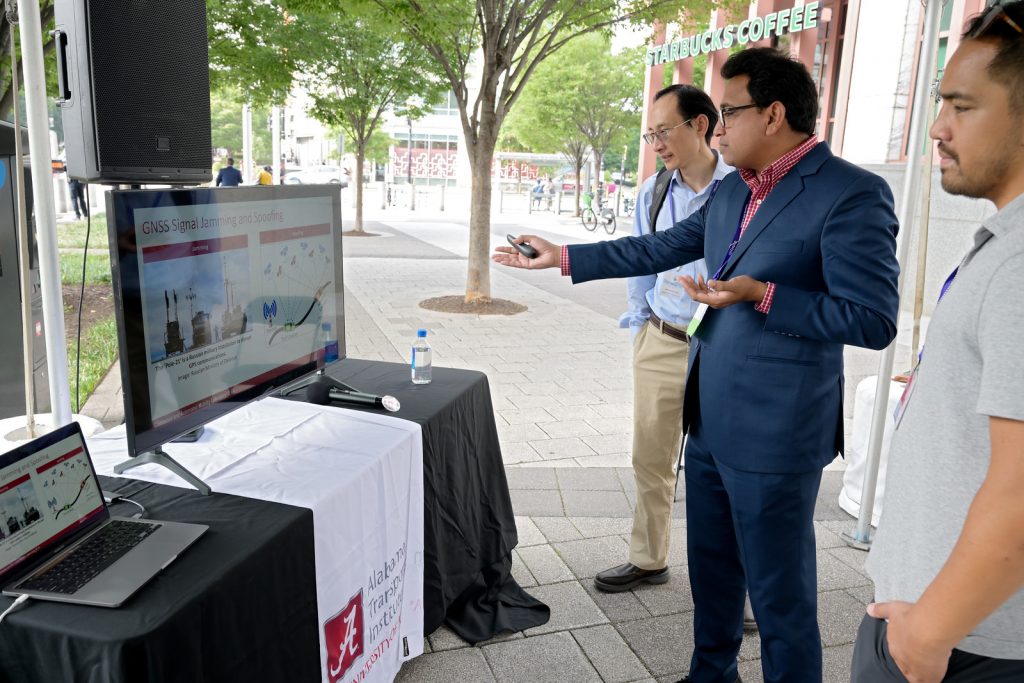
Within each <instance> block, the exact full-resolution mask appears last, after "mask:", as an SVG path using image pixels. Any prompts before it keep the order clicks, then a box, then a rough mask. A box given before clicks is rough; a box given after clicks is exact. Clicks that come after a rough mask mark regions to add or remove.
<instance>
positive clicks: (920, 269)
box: [910, 108, 935, 367]
mask: <svg viewBox="0 0 1024 683" xmlns="http://www.w3.org/2000/svg"><path fill="white" fill-rule="evenodd" d="M934 120H935V110H934V108H932V109H931V110H929V116H928V125H929V127H931V123H932V121H934ZM933 160H934V155H932V154H928V155H927V156H926V157H925V163H924V167H923V168H922V169H921V182H922V183H924V187H923V189H922V190H921V228H920V230H919V231H918V237H917V271H916V273H915V275H916V277H915V280H916V283H915V287H914V329H913V331H912V333H911V337H910V338H911V341H910V367H913V366H914V363H916V362H917V350H918V349H919V348H920V346H921V315H922V313H923V312H924V276H925V272H926V271H927V269H928V221H929V219H930V218H931V203H932V162H933Z"/></svg>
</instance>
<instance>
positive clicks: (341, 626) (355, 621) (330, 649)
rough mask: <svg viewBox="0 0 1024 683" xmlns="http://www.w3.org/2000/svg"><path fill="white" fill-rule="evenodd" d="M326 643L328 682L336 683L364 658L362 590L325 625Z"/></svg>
mask: <svg viewBox="0 0 1024 683" xmlns="http://www.w3.org/2000/svg"><path fill="white" fill-rule="evenodd" d="M324 641H325V642H326V643H327V680H328V681H329V682H330V683H335V682H336V681H338V680H341V678H342V677H343V676H344V675H345V673H346V672H348V670H349V668H350V667H351V666H352V665H353V664H354V663H355V662H356V660H357V659H359V658H360V657H362V656H363V591H362V590H360V591H359V592H358V593H356V594H355V595H353V596H352V599H351V600H349V601H348V604H347V605H345V607H343V608H342V610H341V611H340V612H338V613H337V614H335V615H334V616H333V617H331V618H330V619H328V620H327V622H326V623H325V624H324Z"/></svg>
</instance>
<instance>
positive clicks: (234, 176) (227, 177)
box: [217, 157, 242, 187]
mask: <svg viewBox="0 0 1024 683" xmlns="http://www.w3.org/2000/svg"><path fill="white" fill-rule="evenodd" d="M241 184H242V173H241V171H239V170H238V169H237V168H235V160H234V159H232V158H231V157H228V165H227V166H225V167H224V168H222V169H220V170H219V171H217V187H236V186H238V185H241Z"/></svg>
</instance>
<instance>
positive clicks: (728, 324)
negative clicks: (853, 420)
mask: <svg viewBox="0 0 1024 683" xmlns="http://www.w3.org/2000/svg"><path fill="white" fill-rule="evenodd" d="M749 198H750V189H749V188H748V187H747V185H746V183H744V182H743V180H742V179H741V178H740V177H739V174H738V173H732V174H730V175H728V176H727V177H726V178H725V179H724V180H723V181H722V184H721V186H720V187H719V189H718V192H717V193H716V194H715V197H714V199H713V200H712V201H711V202H708V203H707V204H705V205H704V207H703V208H702V209H701V210H700V211H699V212H697V213H694V214H693V215H691V216H690V217H689V218H687V219H685V220H683V221H682V222H680V223H677V224H676V225H675V226H673V227H672V228H670V229H669V230H665V231H662V232H657V233H654V234H651V235H644V236H642V237H626V238H622V239H618V240H614V241H611V242H601V243H597V244H586V245H572V246H570V247H569V264H570V268H571V271H572V280H573V282H586V281H588V280H595V279H601V278H613V277H628V276H634V275H646V274H650V273H658V272H661V271H664V270H668V269H670V268H674V267H676V266H679V265H681V264H684V263H689V262H690V261H694V260H696V259H699V258H704V259H705V260H706V261H707V264H708V269H709V270H710V271H712V272H713V271H714V270H715V269H716V268H717V267H718V265H719V264H720V263H722V261H723V259H724V258H725V254H726V251H727V250H728V247H729V243H730V242H731V241H732V239H733V236H734V235H735V233H736V227H737V225H739V222H740V218H741V214H742V212H743V210H744V207H745V206H746V204H747V201H748V200H749ZM897 230H898V225H897V221H896V215H895V214H894V212H893V199H892V192H891V191H890V189H889V186H888V185H887V184H886V183H885V181H883V180H882V179H881V178H880V177H878V176H876V175H875V174H873V173H870V172H868V171H865V170H863V169H861V168H858V167H857V166H854V165H853V164H850V163H848V162H846V161H844V160H842V159H840V158H839V157H836V156H834V155H833V154H832V152H831V151H830V150H829V148H828V146H827V145H826V144H825V143H820V144H818V145H817V146H816V147H815V148H813V149H812V150H811V151H810V152H808V153H807V155H806V156H804V157H803V158H802V159H801V160H800V161H799V162H798V163H797V164H796V166H795V167H794V168H793V169H792V170H791V171H790V172H789V173H787V174H786V175H785V176H784V177H783V178H782V180H781V181H779V183H778V185H776V186H775V188H774V189H773V190H772V191H771V193H769V195H768V196H767V197H766V198H765V200H764V203H763V204H762V206H761V207H760V208H759V209H758V211H757V213H756V214H755V215H754V218H753V220H751V222H750V225H748V226H747V229H746V231H745V232H744V234H743V237H742V238H741V239H740V242H739V244H738V245H737V247H736V250H735V252H734V253H733V256H732V258H731V259H730V261H729V264H728V265H727V266H726V269H725V271H724V272H723V274H722V276H721V279H729V278H732V277H735V276H738V275H749V276H750V277H752V278H754V279H756V280H761V281H763V282H774V283H775V285H776V289H775V299H774V301H773V303H772V307H771V310H770V312H769V313H768V314H767V315H765V314H763V313H758V312H757V311H755V310H754V306H753V304H750V303H739V304H735V305H733V306H729V307H727V308H723V309H720V310H714V309H710V310H708V312H707V314H706V315H705V316H704V321H703V323H702V324H701V327H700V329H699V331H698V332H697V335H696V340H695V342H694V343H691V345H690V372H689V373H688V374H687V387H686V402H685V406H684V413H683V427H684V429H688V428H689V426H690V425H692V423H693V419H694V416H695V412H694V411H695V410H699V411H700V419H701V425H702V429H703V434H704V438H705V440H706V441H707V444H708V446H709V447H710V449H711V452H712V454H714V456H715V457H716V458H718V459H719V460H721V461H722V462H723V463H724V464H726V465H728V466H730V467H733V468H735V469H739V470H743V471H748V472H775V473H784V472H807V471H811V470H813V469H818V468H820V467H822V466H824V465H825V464H827V463H828V462H830V461H831V460H832V459H833V458H834V457H835V454H836V453H837V452H840V453H841V452H842V450H843V431H844V430H843V345H844V344H850V345H853V346H864V347H868V348H872V349H881V348H885V347H886V346H888V344H889V342H891V341H892V339H893V337H895V335H896V317H897V314H898V311H899V296H898V293H897V278H898V275H899V263H898V262H897V260H896V232H897Z"/></svg>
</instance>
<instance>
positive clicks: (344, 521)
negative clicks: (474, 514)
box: [87, 398, 423, 683]
mask: <svg viewBox="0 0 1024 683" xmlns="http://www.w3.org/2000/svg"><path fill="white" fill-rule="evenodd" d="M87 441H88V444H89V449H90V451H91V454H92V457H93V461H94V462H95V464H96V469H97V471H98V472H99V473H100V474H106V475H111V476H114V475H113V470H114V465H116V464H117V463H119V462H122V461H124V460H125V459H127V457H128V453H127V444H126V441H125V433H124V427H119V428H115V429H112V430H110V431H108V432H104V433H101V434H98V435H96V436H93V437H90V438H89V439H88V440H87ZM164 450H165V451H166V452H167V453H168V454H169V455H170V456H172V457H173V458H174V459H175V460H177V461H178V462H179V463H181V465H182V466H184V467H185V468H186V469H188V470H190V471H191V472H192V473H193V474H195V475H196V476H198V477H199V478H200V479H202V480H203V481H205V482H206V483H207V484H209V485H210V487H211V488H212V489H213V490H214V491H215V492H219V493H231V494H235V495H239V496H246V497H250V498H257V499H260V500H266V501H273V502H278V503H287V504H289V505H296V506H300V507H306V508H309V509H311V510H312V511H313V534H314V546H315V547H314V550H315V553H316V579H317V605H318V612H319V621H320V654H321V664H322V668H323V680H324V681H328V682H329V683H334V682H335V681H343V682H345V683H347V682H349V681H356V680H359V681H367V682H372V681H391V680H393V679H394V677H395V675H396V674H397V673H398V669H399V668H400V667H401V665H402V662H403V661H405V660H407V659H411V658H412V657H415V656H417V655H419V654H421V653H422V652H423V439H422V431H421V429H420V426H419V425H418V424H416V423H414V422H409V421H407V420H401V419H398V418H394V417H389V416H384V415H376V414H373V413H365V412H358V411H352V410H345V409H342V408H333V407H327V406H314V405H310V404H307V403H299V402H295V401H284V400H280V399H273V398H267V399H262V400H260V401H256V402H254V403H250V404H249V405H247V406H245V407H243V408H241V409H239V410H237V411H235V412H233V413H231V414H229V415H226V416H224V417H222V418H220V419H218V420H216V421H214V422H212V423H210V424H209V425H207V426H206V431H205V432H204V434H203V435H202V437H201V438H200V439H199V441H197V442H195V443H181V444H173V443H172V444H168V445H167V446H165V448H164ZM121 476H125V477H130V478H133V479H142V480H145V481H151V482H156V483H160V484H167V485H170V486H179V487H187V486H188V485H187V484H185V483H184V482H183V481H182V480H181V479H179V478H178V477H177V476H176V475H175V474H173V473H172V472H171V471H170V470H167V469H165V468H163V467H160V466H158V465H141V466H139V467H136V468H134V469H131V470H128V471H127V472H126V473H125V474H124V475H121Z"/></svg>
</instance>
